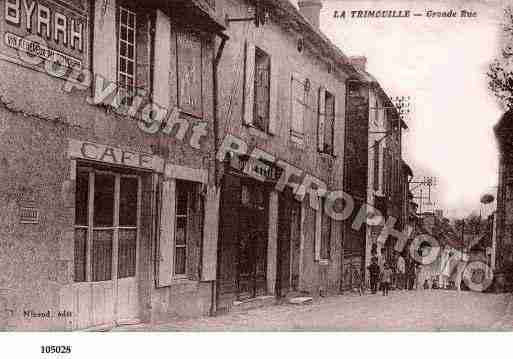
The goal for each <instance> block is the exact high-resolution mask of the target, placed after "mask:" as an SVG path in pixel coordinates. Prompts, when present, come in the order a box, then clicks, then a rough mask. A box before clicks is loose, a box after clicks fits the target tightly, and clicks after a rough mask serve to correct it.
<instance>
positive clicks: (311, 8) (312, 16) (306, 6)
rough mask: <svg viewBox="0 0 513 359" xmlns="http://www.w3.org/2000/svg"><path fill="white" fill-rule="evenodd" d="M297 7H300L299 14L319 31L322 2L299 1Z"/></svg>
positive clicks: (318, 0)
mask: <svg viewBox="0 0 513 359" xmlns="http://www.w3.org/2000/svg"><path fill="white" fill-rule="evenodd" d="M297 5H298V6H299V12H300V13H301V14H302V15H303V16H304V17H305V18H306V19H307V20H308V22H309V23H310V24H312V25H313V26H314V27H315V28H316V29H318V28H319V18H320V16H321V9H322V2H321V0H299V2H298V4H297Z"/></svg>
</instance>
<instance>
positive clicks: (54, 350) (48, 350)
mask: <svg viewBox="0 0 513 359" xmlns="http://www.w3.org/2000/svg"><path fill="white" fill-rule="evenodd" d="M41 353H42V354H70V353H71V346H70V345H41Z"/></svg>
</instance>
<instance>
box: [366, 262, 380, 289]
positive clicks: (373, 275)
mask: <svg viewBox="0 0 513 359" xmlns="http://www.w3.org/2000/svg"><path fill="white" fill-rule="evenodd" d="M367 269H368V270H369V274H370V285H371V292H372V294H376V292H377V290H378V282H379V272H380V270H379V265H378V258H376V257H373V258H372V259H371V264H370V265H369V266H368V267H367Z"/></svg>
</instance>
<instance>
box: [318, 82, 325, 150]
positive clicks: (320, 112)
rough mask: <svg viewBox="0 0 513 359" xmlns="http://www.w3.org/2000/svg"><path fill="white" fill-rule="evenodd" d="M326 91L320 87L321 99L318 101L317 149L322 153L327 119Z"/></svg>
mask: <svg viewBox="0 0 513 359" xmlns="http://www.w3.org/2000/svg"><path fill="white" fill-rule="evenodd" d="M325 101H326V89H325V88H324V87H322V86H321V87H319V99H318V101H317V103H318V105H319V107H318V112H317V113H318V122H317V126H318V127H317V149H318V150H319V151H321V152H323V151H324V125H325V118H326V113H325V111H326V102H325Z"/></svg>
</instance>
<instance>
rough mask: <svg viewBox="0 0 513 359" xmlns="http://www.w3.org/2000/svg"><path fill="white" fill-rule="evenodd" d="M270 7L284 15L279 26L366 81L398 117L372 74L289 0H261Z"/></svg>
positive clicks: (353, 75) (348, 73)
mask: <svg viewBox="0 0 513 359" xmlns="http://www.w3.org/2000/svg"><path fill="white" fill-rule="evenodd" d="M262 1H264V2H265V3H266V5H267V6H269V7H270V8H271V9H274V11H275V12H277V13H278V15H281V16H283V17H285V19H283V20H282V21H280V25H281V26H290V27H292V28H294V29H295V30H297V31H300V32H301V33H302V34H303V35H304V36H305V37H306V38H307V39H309V40H310V41H311V42H313V43H314V44H315V45H316V46H318V47H319V48H320V49H321V50H322V51H324V52H325V53H326V55H327V57H329V58H330V59H331V60H332V61H333V63H334V64H335V65H338V67H339V68H340V69H341V70H342V71H344V72H345V73H346V74H347V75H348V76H349V77H350V78H351V79H354V80H357V81H360V82H365V83H368V84H369V85H372V86H374V88H375V89H376V90H377V93H378V94H379V96H380V97H381V98H382V100H383V102H384V104H385V107H387V108H388V109H389V111H390V114H391V116H392V118H396V119H399V112H398V111H397V108H396V107H395V105H394V103H393V102H392V100H390V97H388V95H387V94H386V92H385V91H384V90H383V88H382V87H381V85H380V84H379V82H378V81H377V80H376V78H375V77H374V76H372V75H371V74H370V73H368V72H367V71H364V70H360V69H357V68H356V67H355V66H353V65H352V64H351V60H350V58H349V57H348V56H346V55H345V54H344V53H343V52H342V50H340V48H339V47H337V46H336V45H335V44H333V43H332V42H331V40H330V39H329V38H328V37H327V36H326V35H324V34H323V33H322V31H320V30H319V29H318V28H316V27H314V26H313V25H312V24H310V22H309V21H308V20H307V19H306V18H305V17H304V16H303V15H302V14H301V12H300V11H299V9H298V8H296V7H295V6H294V5H293V4H292V3H291V2H290V0H262ZM401 126H402V127H403V128H407V126H406V123H404V121H403V120H402V119H401Z"/></svg>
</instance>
